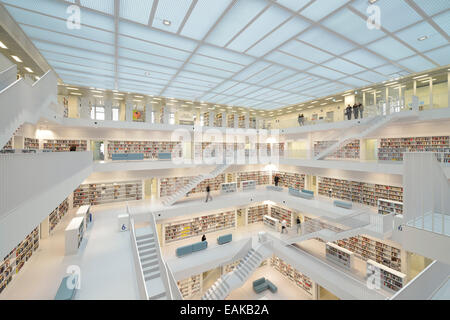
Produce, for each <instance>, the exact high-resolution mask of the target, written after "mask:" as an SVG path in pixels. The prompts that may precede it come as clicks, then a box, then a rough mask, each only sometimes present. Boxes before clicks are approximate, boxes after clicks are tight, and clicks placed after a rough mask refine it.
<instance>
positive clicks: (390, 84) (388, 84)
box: [386, 81, 398, 87]
mask: <svg viewBox="0 0 450 320" xmlns="http://www.w3.org/2000/svg"><path fill="white" fill-rule="evenodd" d="M397 83H398V81H395V82H391V83H387V84H386V87H388V86H392V85H393V84H397Z"/></svg>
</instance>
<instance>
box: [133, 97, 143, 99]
mask: <svg viewBox="0 0 450 320" xmlns="http://www.w3.org/2000/svg"><path fill="white" fill-rule="evenodd" d="M134 97H135V98H139V99H142V98H144V97H143V96H134Z"/></svg>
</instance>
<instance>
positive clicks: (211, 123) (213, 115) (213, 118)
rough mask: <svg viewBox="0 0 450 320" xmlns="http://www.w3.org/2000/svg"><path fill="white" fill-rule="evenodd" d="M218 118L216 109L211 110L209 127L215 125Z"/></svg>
mask: <svg viewBox="0 0 450 320" xmlns="http://www.w3.org/2000/svg"><path fill="white" fill-rule="evenodd" d="M215 118H216V113H215V112H214V111H210V112H209V125H208V126H209V127H214V120H215Z"/></svg>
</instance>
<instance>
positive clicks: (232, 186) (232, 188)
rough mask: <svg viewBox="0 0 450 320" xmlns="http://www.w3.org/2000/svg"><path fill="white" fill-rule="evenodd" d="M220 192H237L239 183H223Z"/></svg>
mask: <svg viewBox="0 0 450 320" xmlns="http://www.w3.org/2000/svg"><path fill="white" fill-rule="evenodd" d="M220 192H221V193H232V192H237V183H236V182H229V183H222V185H221V189H220Z"/></svg>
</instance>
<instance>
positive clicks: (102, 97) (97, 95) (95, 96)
mask: <svg viewBox="0 0 450 320" xmlns="http://www.w3.org/2000/svg"><path fill="white" fill-rule="evenodd" d="M93 97H96V98H103V96H99V95H97V96H96V95H94V96H93Z"/></svg>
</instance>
